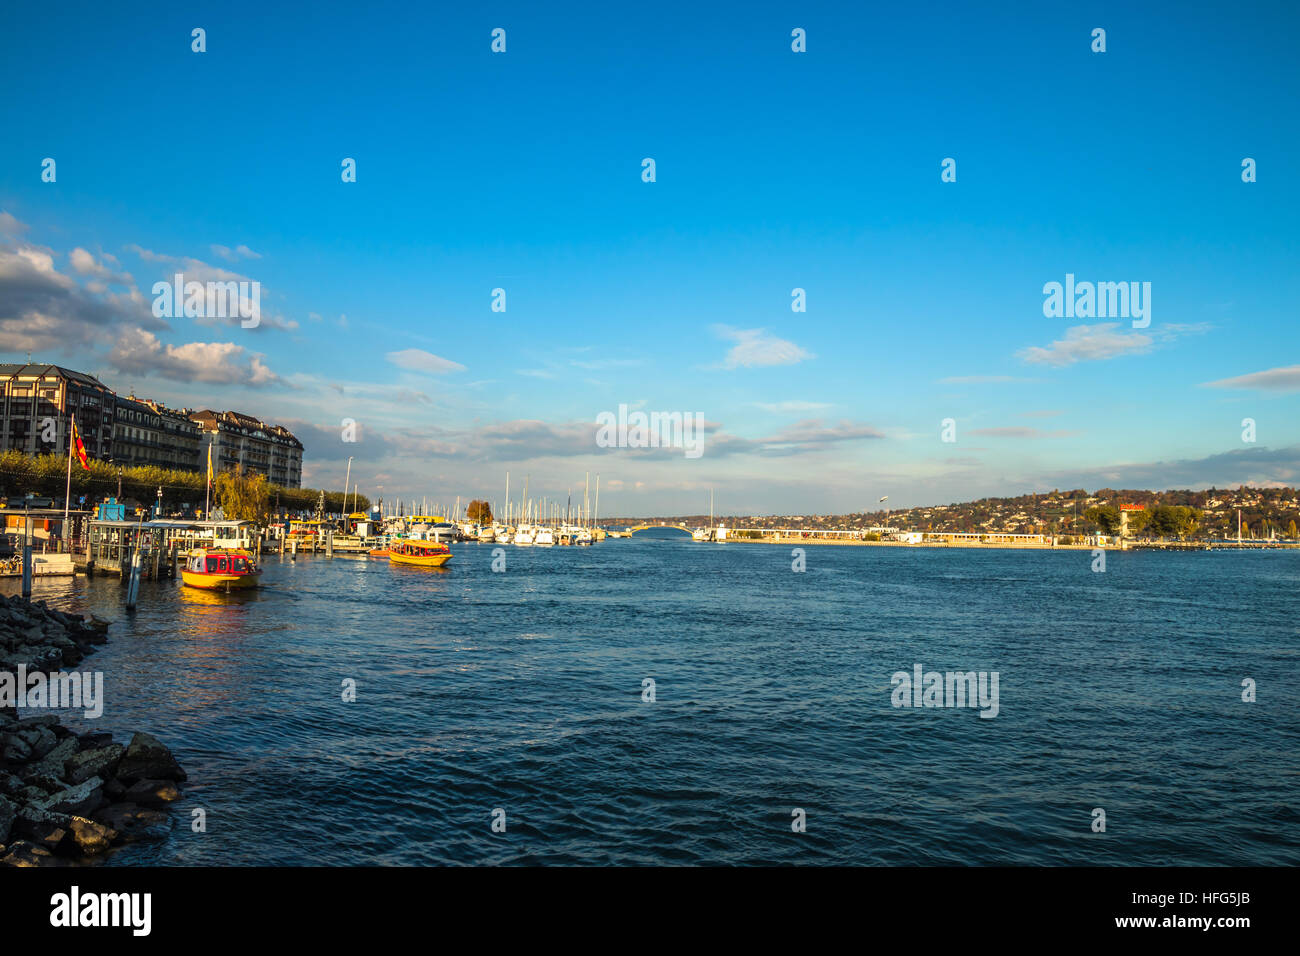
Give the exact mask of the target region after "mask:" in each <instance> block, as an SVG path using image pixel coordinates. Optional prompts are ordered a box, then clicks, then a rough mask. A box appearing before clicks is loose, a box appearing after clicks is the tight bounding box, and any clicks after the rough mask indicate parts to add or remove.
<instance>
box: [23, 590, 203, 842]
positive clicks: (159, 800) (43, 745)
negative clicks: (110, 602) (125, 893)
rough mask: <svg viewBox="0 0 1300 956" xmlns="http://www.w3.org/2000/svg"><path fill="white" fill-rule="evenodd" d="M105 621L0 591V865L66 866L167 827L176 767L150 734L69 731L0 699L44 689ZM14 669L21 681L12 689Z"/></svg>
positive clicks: (100, 635) (49, 717)
mask: <svg viewBox="0 0 1300 956" xmlns="http://www.w3.org/2000/svg"><path fill="white" fill-rule="evenodd" d="M107 630H108V624H107V623H106V622H103V621H98V620H95V619H93V618H92V620H90V621H87V620H86V619H85V618H83V617H79V616H77V615H72V614H64V613H63V612H61V611H56V610H53V609H51V608H48V607H46V606H45V602H44V601H36V602H32V601H29V600H27V599H26V598H22V597H9V598H6V597H3V596H0V690H4V691H5V693H4V695H3V696H0V867H5V866H9V867H25V866H66V865H69V864H74V863H77V862H79V861H87V860H91V859H94V858H97V857H102V856H103V855H104V854H106V853H108V852H110V851H111V850H113V849H115V848H116V847H119V846H122V845H123V844H126V843H130V842H133V841H136V840H160V839H165V838H166V837H167V836H168V835H169V834H170V833H171V829H172V818H171V815H170V814H169V813H168V812H167V807H169V806H170V805H171V804H172V803H173V802H174V801H176V800H178V799H180V796H181V792H180V788H179V784H180V783H182V782H184V781H185V779H186V775H185V771H184V770H182V769H181V768H180V765H179V764H177V762H176V760H175V758H174V757H173V756H172V754H171V752H170V751H169V750H168V749H167V748H166V747H165V746H163V745H162V744H161V743H160V742H159V741H158V740H157V739H156V738H154V737H152V736H150V735H149V734H147V733H141V732H137V733H135V734H133V735H132V736H131V739H130V742H129V743H127V744H121V743H115V742H114V741H113V735H112V734H111V733H107V732H104V731H91V732H86V733H81V734H78V733H76V732H74V731H73V730H71V729H70V728H68V727H65V726H64V725H63V723H62V721H61V719H60V718H59V716H57V715H55V714H40V715H38V716H31V717H23V718H20V717H19V716H18V708H17V706H15V705H13V704H12V703H11V702H10V700H11V699H16V698H15V693H21V694H22V695H23V696H34V695H35V693H36V690H35V688H36V686H37V685H44V686H46V687H48V688H50V692H51V696H52V693H53V688H54V686H55V675H56V673H60V674H61V675H67V672H66V671H63V670H62V669H63V668H74V667H76V665H77V664H79V663H81V661H82V659H83V658H85V657H86V655H88V654H91V653H93V652H94V651H95V649H96V645H98V644H103V643H105V642H106V641H107V640H108V634H107ZM20 675H21V676H22V679H23V682H24V683H25V684H26V685H27V686H26V687H24V688H22V689H21V691H16V687H17V682H18V679H19V676H20ZM37 675H41V676H40V677H38V676H37ZM68 676H80V677H81V678H83V679H85V678H86V677H88V676H89V675H85V674H82V675H75V674H73V675H68ZM78 684H79V686H80V682H78ZM63 686H64V690H65V691H66V688H67V684H66V683H65V684H64V685H63ZM99 703H100V705H101V706H102V700H100V701H99ZM28 709H29V710H30V709H31V708H28Z"/></svg>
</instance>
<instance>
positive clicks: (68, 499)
mask: <svg viewBox="0 0 1300 956" xmlns="http://www.w3.org/2000/svg"><path fill="white" fill-rule="evenodd" d="M76 420H77V419H76V415H75V414H73V413H69V415H68V422H69V425H68V486H67V489H66V490H65V491H64V492H63V543H64V544H66V545H67V547H68V550H69V551H71V550H72V533H71V531H70V530H69V528H68V508H69V507H70V506H71V505H72V432H73V429H75V428H76V424H75V423H76Z"/></svg>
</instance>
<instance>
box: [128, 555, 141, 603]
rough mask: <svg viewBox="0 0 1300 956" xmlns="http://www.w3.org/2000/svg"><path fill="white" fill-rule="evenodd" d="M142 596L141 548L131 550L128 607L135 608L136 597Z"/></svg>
mask: <svg viewBox="0 0 1300 956" xmlns="http://www.w3.org/2000/svg"><path fill="white" fill-rule="evenodd" d="M139 596H140V549H139V548H136V549H133V550H132V552H131V578H130V580H129V581H128V582H127V585H126V609H127V610H128V611H134V610H135V602H136V598H138V597H139Z"/></svg>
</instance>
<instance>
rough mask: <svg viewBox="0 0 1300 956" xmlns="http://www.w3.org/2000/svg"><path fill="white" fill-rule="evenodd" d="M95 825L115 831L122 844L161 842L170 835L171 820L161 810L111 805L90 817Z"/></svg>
mask: <svg viewBox="0 0 1300 956" xmlns="http://www.w3.org/2000/svg"><path fill="white" fill-rule="evenodd" d="M90 818H91V819H92V820H94V821H95V822H96V823H102V824H104V826H106V827H108V828H109V829H111V830H116V831H117V839H118V840H119V841H122V842H126V841H130V840H163V839H166V838H167V835H168V834H170V833H171V818H170V817H168V816H167V814H165V813H163V812H162V811H161V810H149V809H145V808H143V807H137V806H136V805H135V804H133V803H113V804H109V805H108V806H107V807H104V808H103V809H101V810H96V811H95V812H94V813H92V814H91V815H90Z"/></svg>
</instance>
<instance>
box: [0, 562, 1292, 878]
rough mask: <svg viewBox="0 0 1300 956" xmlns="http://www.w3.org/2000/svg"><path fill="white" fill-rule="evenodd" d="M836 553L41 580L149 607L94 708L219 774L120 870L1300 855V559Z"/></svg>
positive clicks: (129, 620)
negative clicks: (995, 682)
mask: <svg viewBox="0 0 1300 956" xmlns="http://www.w3.org/2000/svg"><path fill="white" fill-rule="evenodd" d="M806 550H807V571H806V573H802V574H799V573H793V572H792V571H791V556H790V550H789V549H788V548H781V547H778V546H773V545H762V544H739V543H732V544H727V545H711V544H697V543H693V542H690V541H687V540H682V539H676V538H674V539H671V540H667V539H658V540H655V539H645V538H643V537H640V536H639V537H637V538H636V539H632V540H618V541H615V540H611V541H606V542H604V543H603V544H600V545H597V546H595V547H591V548H558V547H557V548H551V549H514V548H507V549H506V556H507V570H506V571H505V573H493V572H492V571H491V561H492V548H491V547H489V546H480V545H474V544H463V545H458V546H455V547H454V551H455V554H456V557H455V559H454V561H453V562H452V563H451V565H449V566H448V567H447V568H446V569H445V570H442V571H435V570H427V569H415V568H403V567H391V566H390V565H388V564H387V563H386V562H380V561H374V560H369V559H365V558H343V557H336V558H334V559H326V558H324V557H302V558H299V559H298V560H297V561H290V560H288V559H281V558H279V557H270V558H268V559H267V561H266V574H265V577H264V582H265V584H266V587H265V588H264V589H263V590H261V591H260V592H257V593H256V594H255V595H252V596H247V597H241V596H230V597H227V596H217V595H209V594H205V593H202V592H196V591H194V590H192V589H189V588H185V587H183V586H181V585H180V584H179V582H177V583H175V584H173V583H170V582H168V583H163V584H159V585H153V584H150V583H147V582H146V583H144V584H143V585H142V586H141V592H142V594H141V600H140V607H139V609H138V611H137V612H136V613H135V615H134V617H131V616H128V614H127V613H126V612H125V611H124V610H123V609H122V606H121V601H122V589H121V587H120V585H119V584H118V581H117V579H116V578H105V577H97V578H94V579H91V580H86V579H84V578H79V579H77V580H76V581H75V583H74V582H66V581H65V582H62V583H52V582H42V583H38V586H37V593H36V594H35V595H34V596H35V597H38V598H39V597H44V598H46V599H47V600H48V601H49V602H50V603H51V604H52V605H54V606H56V607H60V608H64V609H72V610H75V611H78V612H85V611H94V612H95V613H96V614H98V615H100V616H101V617H106V618H109V619H111V620H113V621H115V622H116V623H115V624H114V625H113V627H112V628H111V630H110V641H109V643H108V644H107V645H106V646H105V647H104V648H103V649H102V650H101V652H100V653H98V654H96V655H93V656H91V657H88V658H87V659H86V662H85V663H83V664H82V665H81V668H82V669H85V668H87V667H93V668H95V669H99V670H102V671H103V672H104V673H105V680H106V695H107V705H106V709H105V714H104V716H103V717H102V718H101V719H100V720H98V721H95V722H93V723H94V724H95V726H96V727H97V728H98V729H107V730H112V731H114V732H115V733H117V734H118V735H119V737H120V736H121V735H123V734H124V733H128V732H129V731H131V730H136V729H143V730H148V731H150V732H152V733H154V734H155V735H156V736H158V737H159V738H160V739H162V740H163V742H164V743H166V744H168V745H169V746H170V747H172V748H173V750H174V752H175V753H176V755H177V757H178V759H179V760H180V762H181V764H182V765H183V766H184V767H185V768H186V770H187V771H188V773H189V776H190V783H189V785H188V787H187V790H186V796H185V800H184V802H183V803H182V804H180V805H179V808H178V809H179V813H178V826H177V828H176V830H175V832H174V833H173V835H172V837H171V839H170V840H168V841H166V842H165V843H162V844H157V845H151V846H134V847H130V848H128V849H126V850H124V851H122V852H120V853H117V854H115V855H114V856H113V857H111V859H110V861H109V863H110V865H132V864H136V865H139V864H155V863H167V864H184V865H214V864H215V865H221V864H351V863H379V864H431V863H471V864H497V863H534V864H535V863H561V864H564V863H567V864H601V863H633V864H662V863H668V864H675V863H731V864H751V863H822V864H993V863H1010V864H1296V863H1297V862H1300V827H1297V823H1300V813H1298V812H1297V807H1296V798H1297V789H1298V785H1300V775H1298V771H1300V757H1297V753H1298V752H1300V693H1298V692H1297V683H1296V682H1297V678H1298V677H1300V672H1298V670H1297V663H1298V659H1297V646H1298V640H1300V620H1298V617H1300V616H1298V615H1297V608H1298V607H1300V600H1297V585H1298V584H1300V552H1297V551H1289V552H1273V553H1240V554H1239V553H1229V552H1213V553H1205V552H1198V553H1188V554H1160V553H1149V552H1147V553H1142V552H1139V553H1123V554H1117V553H1112V554H1110V555H1108V556H1107V562H1108V563H1107V571H1106V573H1104V574H1098V573H1093V572H1092V571H1091V570H1090V565H1091V563H1092V559H1091V556H1090V555H1089V554H1088V553H1087V552H1070V553H1042V552H1036V553H1031V552H1016V551H988V552H980V551H973V550H961V551H943V550H922V549H900V548H872V547H857V548H853V547H810V548H808V549H806ZM9 590H10V591H11V592H12V590H13V588H12V586H11V587H10V588H9ZM916 663H920V664H922V665H924V667H925V668H926V669H927V670H930V669H933V670H940V671H943V670H963V671H965V670H985V671H993V670H996V671H998V672H999V675H1000V682H999V689H1000V713H999V714H998V716H997V717H996V718H995V719H992V720H988V719H980V718H979V716H978V712H977V711H976V710H973V709H961V710H957V709H950V710H941V709H903V708H899V709H895V708H894V707H892V706H891V702H890V701H891V689H892V688H891V684H890V677H891V675H892V674H893V673H894V672H895V671H899V670H905V671H911V669H912V666H913V665H914V664H916ZM647 677H649V678H653V679H654V681H655V682H656V693H657V700H656V701H655V702H654V703H644V702H642V699H641V693H642V680H643V679H644V678H647ZM345 678H352V679H355V680H356V682H357V690H358V700H357V701H356V702H355V703H344V702H343V701H342V699H341V682H342V681H343V680H344V679H345ZM1245 678H1251V679H1253V680H1254V681H1255V682H1256V684H1257V686H1258V701H1257V702H1256V703H1253V704H1247V703H1243V702H1242V700H1241V693H1242V688H1241V682H1242V680H1243V679H1245ZM70 722H73V723H77V721H70ZM81 723H82V725H83V726H84V725H85V724H87V723H89V722H81ZM194 807H202V808H204V809H205V810H206V811H207V822H208V832H206V833H203V834H196V833H192V832H190V829H189V826H188V819H189V817H188V811H189V810H190V809H192V808H194ZM498 807H500V808H504V809H505V811H506V820H507V832H506V833H505V834H494V833H492V832H491V829H490V823H491V813H492V811H493V809H494V808H498ZM796 807H798V808H802V809H804V810H805V811H806V813H807V832H806V833H803V834H796V833H793V832H791V826H790V824H791V811H792V809H793V808H796ZM1095 807H1101V808H1104V809H1105V812H1106V816H1107V829H1106V832H1105V833H1104V834H1097V833H1093V832H1091V829H1090V823H1091V820H1092V815H1091V814H1092V810H1093V808H1095Z"/></svg>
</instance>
